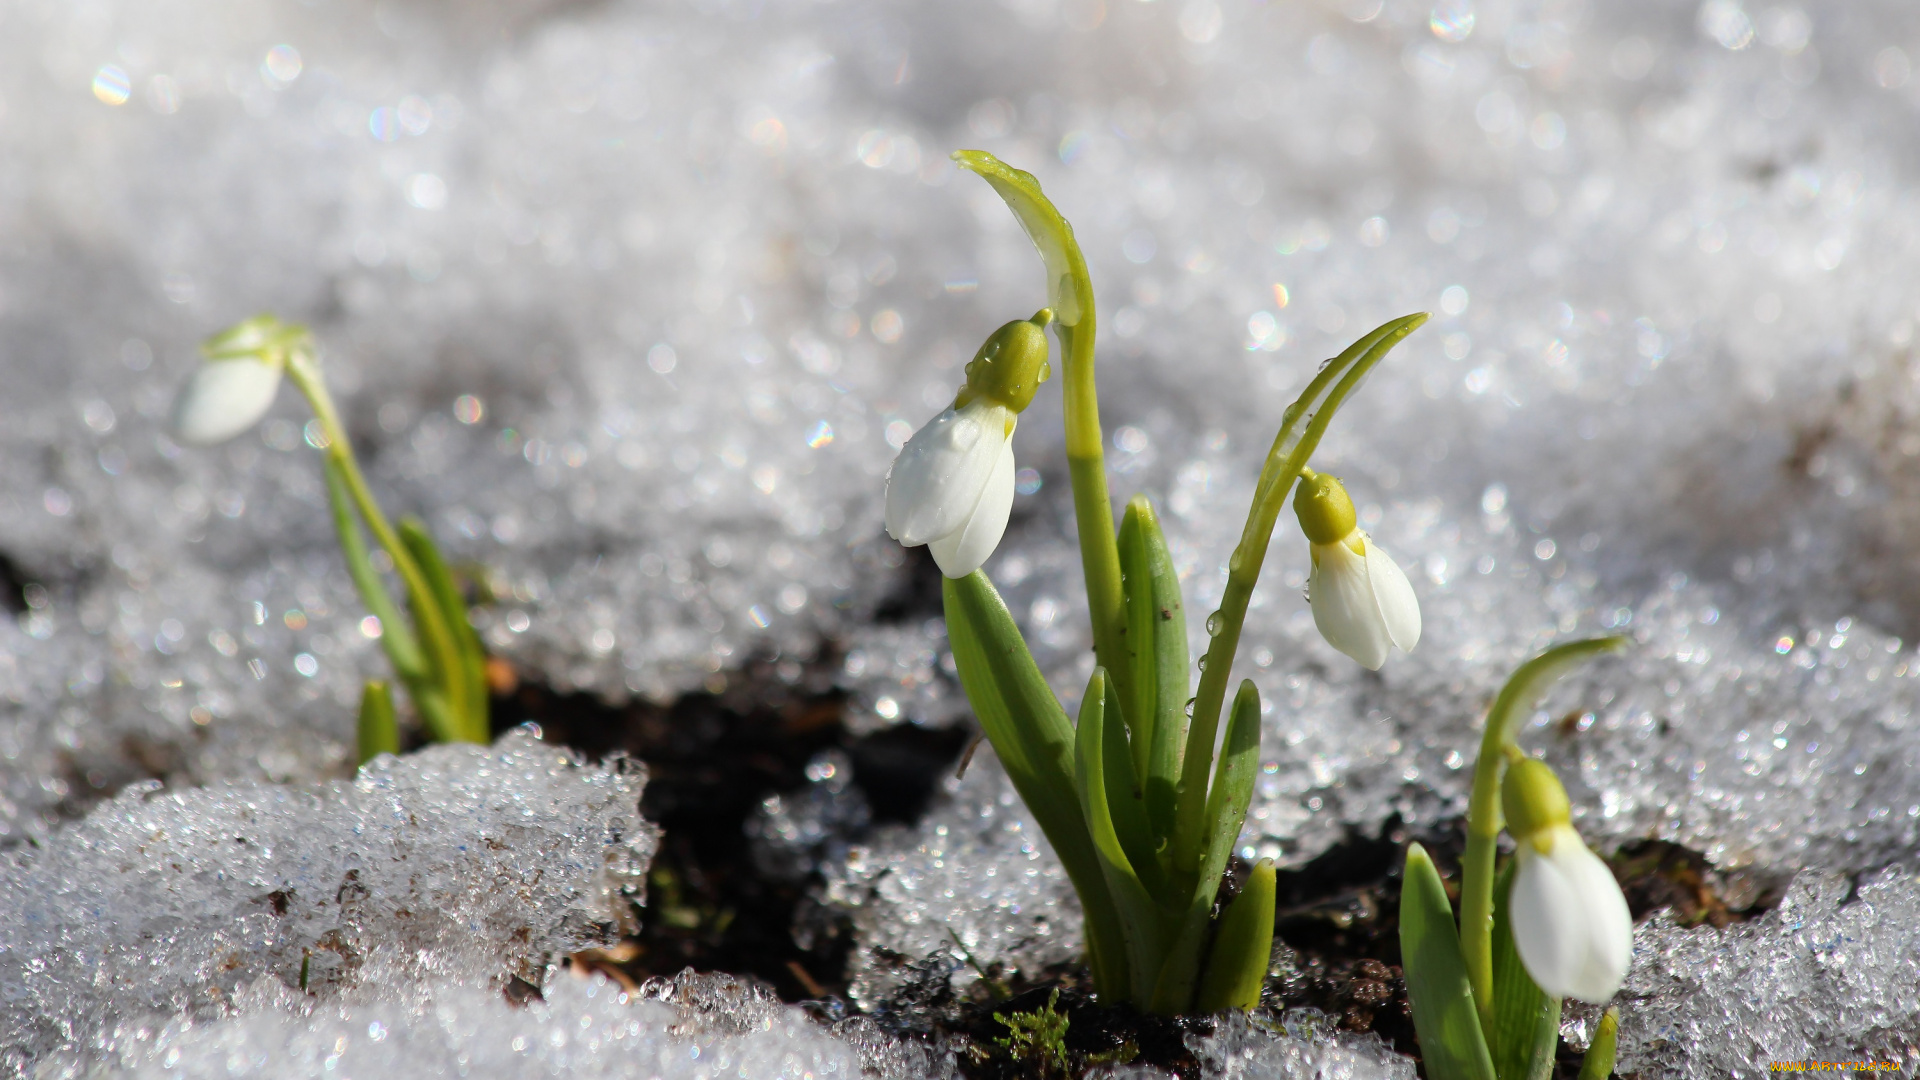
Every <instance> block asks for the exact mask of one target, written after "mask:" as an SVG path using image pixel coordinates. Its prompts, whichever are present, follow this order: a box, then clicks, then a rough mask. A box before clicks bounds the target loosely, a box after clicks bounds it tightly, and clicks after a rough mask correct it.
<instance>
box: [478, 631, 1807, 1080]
mask: <svg viewBox="0 0 1920 1080" xmlns="http://www.w3.org/2000/svg"><path fill="white" fill-rule="evenodd" d="M837 663H838V657H836V656H831V655H827V656H822V657H817V658H813V659H811V660H809V661H807V662H804V663H795V662H793V661H791V660H786V661H780V660H774V659H769V660H764V661H757V662H754V663H751V664H749V665H747V666H746V667H745V669H744V670H741V671H738V672H733V673H730V674H729V675H728V676H727V678H726V682H725V688H724V689H720V690H718V691H717V692H709V693H698V694H691V695H688V696H685V697H682V698H680V699H679V700H677V701H675V702H673V703H671V704H668V705H652V704H647V703H644V702H634V703H630V704H625V705H618V706H613V705H608V704H605V703H603V702H601V701H599V700H597V699H595V698H593V697H590V696H588V695H583V694H565V693H557V692H555V691H553V690H551V689H548V688H546V687H543V686H540V685H537V684H532V683H521V684H518V685H513V686H512V687H511V688H510V689H507V688H506V687H505V686H503V687H502V689H504V690H505V692H503V693H501V694H500V695H499V696H497V697H496V698H495V700H494V726H495V728H496V730H505V729H507V728H509V727H512V726H515V725H518V724H521V723H533V724H536V725H538V726H539V727H540V728H541V730H542V732H543V733H544V736H545V737H546V738H547V739H549V740H551V741H553V742H557V743H560V744H563V745H567V746H570V747H573V748H575V749H578V750H580V751H582V752H584V753H587V754H589V755H594V756H599V755H604V754H607V753H611V752H614V751H624V752H626V753H628V754H630V755H632V756H634V757H636V758H639V759H640V760H642V761H644V762H646V764H647V766H648V771H649V774H650V779H649V781H648V785H647V789H646V794H645V796H644V798H643V800H642V803H641V809H642V811H643V812H644V813H645V815H646V816H647V817H648V819H650V820H652V821H654V822H655V823H657V824H658V825H660V826H661V828H662V830H663V834H664V835H663V837H662V840H661V847H660V854H659V855H658V857H657V858H656V859H655V862H654V866H653V870H652V872H651V875H650V879H649V883H648V898H647V903H646V907H645V910H644V911H642V912H641V913H640V914H641V925H642V929H641V930H640V932H639V933H638V934H637V935H636V936H634V937H632V938H630V939H628V940H626V941H624V942H622V943H620V944H619V945H618V946H616V947H613V948H609V949H605V950H594V951H591V952H589V953H583V954H580V955H579V956H577V957H575V958H574V961H573V962H574V963H577V964H583V965H586V966H589V967H592V968H594V969H596V970H599V971H602V972H604V973H606V974H608V975H609V976H611V977H613V978H616V979H619V980H621V981H623V982H627V983H629V984H634V985H637V984H639V983H640V982H643V981H644V980H646V979H648V978H652V977H671V976H673V975H675V974H677V973H679V972H680V971H681V970H683V969H685V968H688V967H691V968H694V969H695V970H698V971H724V972H729V973H732V974H735V975H742V976H752V977H754V978H757V979H760V980H762V981H764V982H765V983H767V984H768V985H769V986H771V987H772V988H773V989H774V990H775V991H777V992H778V993H779V994H780V996H781V997H782V998H784V999H785V1000H788V1001H795V1002H805V1003H808V1005H809V1007H810V1008H812V1009H813V1010H814V1011H816V1012H818V1013H819V1014H821V1015H822V1017H823V1018H839V1017H842V1016H845V1015H847V1014H848V1013H850V1012H851V1011H852V1008H851V1006H849V1005H848V1004H847V1003H846V1002H845V1000H844V994H845V992H846V970H845V969H846V961H847V956H848V953H849V951H850V948H851V945H852V942H851V940H850V933H849V930H848V928H847V927H846V926H845V925H844V924H836V925H829V926H824V927H823V926H821V925H820V924H819V918H820V911H819V909H818V907H817V905H811V904H809V903H808V902H807V894H808V889H809V885H810V884H811V882H810V881H808V880H805V879H802V880H786V879H783V878H780V877H778V876H775V875H770V874H768V873H767V872H765V870H764V869H763V868H762V867H761V866H759V865H757V864H756V862H755V860H754V858H753V856H752V847H751V842H750V840H749V837H748V835H747V829H746V826H747V823H748V821H749V819H750V818H751V817H752V816H753V815H754V813H755V812H756V810H757V809H758V808H759V807H760V805H761V803H762V801H763V800H765V799H766V798H768V797H769V796H772V795H788V794H791V793H793V792H796V791H799V790H801V789H802V788H804V787H806V786H807V784H808V782H809V778H808V776H807V767H808V764H809V763H810V762H815V761H818V760H820V756H821V755H822V754H823V753H826V752H830V751H837V752H838V753H840V754H843V755H845V760H847V761H849V762H851V765H852V772H853V777H852V783H853V785H854V786H855V787H857V788H859V789H860V791H861V793H862V794H863V795H864V796H865V798H866V800H867V802H868V805H869V807H870V808H871V811H872V815H871V821H872V823H874V824H880V823H887V822H900V823H911V822H913V821H915V820H917V819H918V818H919V816H920V815H921V814H922V813H923V812H924V811H925V809H926V807H927V804H928V802H929V801H930V800H931V798H932V796H933V793H934V792H935V791H937V790H938V787H939V781H940V779H941V778H942V777H943V776H945V775H949V774H951V772H952V771H953V769H954V767H955V763H956V760H957V759H958V758H959V757H960V755H961V753H962V752H963V750H964V749H965V747H966V745H967V744H968V742H969V741H970V740H971V733H970V732H969V731H967V730H965V729H954V730H946V731H937V730H929V729H924V728H920V727H916V726H914V725H910V724H909V725H901V726H899V727H896V728H893V729H891V730H888V731H886V732H882V733H879V734H874V735H869V736H864V737H857V736H855V735H853V734H852V733H851V732H850V731H849V730H848V729H847V727H846V724H845V701H844V699H843V697H842V696H841V695H840V694H839V692H838V691H836V690H835V689H834V688H833V680H832V674H833V672H834V669H835V667H836V666H837ZM501 681H502V683H509V682H511V679H510V678H509V679H503V680H501ZM849 839H855V840H857V839H858V838H857V837H851V838H849ZM1415 840H1417V841H1419V842H1420V843H1422V844H1423V845H1425V846H1426V848H1427V850H1428V851H1429V852H1430V853H1431V854H1432V855H1433V857H1434V860H1435V862H1436V864H1437V865H1438V866H1439V868H1440V871H1441V873H1442V875H1443V877H1445V878H1447V879H1448V887H1449V889H1450V890H1451V889H1453V888H1454V887H1455V886H1454V882H1455V880H1457V875H1458V866H1459V858H1460V854H1461V851H1462V848H1463V834H1462V832H1461V829H1460V827H1459V826H1458V824H1457V823H1453V824H1449V825H1448V826H1446V827H1444V828H1441V829H1438V830H1434V831H1431V832H1422V833H1419V834H1417V835H1416V834H1414V833H1412V832H1411V831H1409V830H1408V829H1406V828H1404V827H1402V826H1401V824H1400V823H1399V822H1398V821H1397V820H1396V821H1393V822H1389V823H1388V825H1387V827H1386V828H1385V829H1383V830H1382V832H1381V833H1380V834H1379V835H1376V836H1368V835H1358V834H1356V835H1353V836H1349V837H1348V838H1347V839H1346V840H1345V841H1343V842H1342V843H1339V844H1337V845H1335V846H1334V847H1333V848H1331V849H1329V850H1328V851H1327V852H1325V853H1324V854H1322V855H1320V856H1319V857H1317V858H1315V859H1313V860H1312V861H1311V862H1309V863H1307V864H1306V865H1304V866H1302V867H1300V868H1298V869H1295V870H1287V871H1282V872H1281V873H1280V875H1279V879H1278V881H1277V883H1276V884H1277V900H1276V910H1275V937H1276V948H1275V972H1276V974H1275V976H1274V977H1273V978H1271V979H1269V981H1268V984H1267V988H1266V994H1265V999H1264V1001H1263V1008H1265V1009H1269V1010H1275V1011H1278V1010H1286V1009H1297V1008H1307V1009H1314V1010H1317V1011H1319V1012H1321V1013H1323V1014H1325V1015H1326V1016H1327V1017H1328V1018H1329V1019H1330V1020H1331V1022H1332V1023H1333V1024H1335V1025H1336V1026H1337V1027H1339V1028H1342V1029H1345V1030H1348V1031H1354V1032H1368V1031H1370V1032H1374V1033H1376V1034H1378V1035H1379V1036H1380V1037H1381V1038H1383V1039H1385V1040H1386V1041H1387V1042H1389V1043H1391V1044H1392V1045H1393V1047H1394V1048H1395V1049H1396V1050H1398V1051H1400V1052H1401V1053H1404V1054H1408V1055H1410V1056H1414V1057H1416V1058H1417V1057H1418V1053H1419V1047H1418V1044H1417V1042H1416V1041H1415V1037H1414V1030H1413V1022H1412V1016H1411V1013H1410V1011H1409V1009H1408V1006H1407V992H1406V982H1405V979H1404V978H1403V976H1402V972H1401V968H1400V942H1399V922H1398V919H1397V912H1398V908H1399V894H1400V868H1401V865H1402V863H1403V862H1404V859H1405V852H1406V846H1407V844H1408V843H1409V842H1412V841H1415ZM1235 869H1236V872H1237V873H1244V871H1245V869H1246V868H1245V867H1244V866H1237V867H1236V868H1235ZM1614 870H1615V873H1616V874H1617V875H1618V876H1619V877H1620V879H1621V882H1622V887H1623V889H1624V891H1625V892H1626V895H1627V898H1628V903H1629V907H1630V908H1631V909H1632V911H1633V914H1634V917H1635V918H1636V919H1638V918H1641V917H1643V916H1645V915H1646V914H1648V913H1649V912H1651V911H1653V910H1655V909H1657V908H1661V907H1671V908H1673V909H1674V911H1675V913H1676V915H1677V916H1678V917H1679V919H1680V920H1681V921H1682V922H1683V923H1687V924H1696V923H1708V924H1711V925H1714V926H1726V925H1728V924H1729V923H1730V922H1734V921H1738V920H1741V919H1745V918H1751V917H1753V916H1755V915H1757V914H1759V913H1761V912H1763V911H1765V910H1768V909H1770V908H1771V907H1772V906H1773V904H1774V903H1775V902H1777V899H1778V890H1777V889H1773V888H1767V887H1763V886H1762V885H1756V884H1755V883H1753V882H1748V881H1738V880H1736V881H1729V880H1727V879H1725V878H1723V877H1721V876H1720V875H1718V874H1717V873H1716V872H1715V871H1713V870H1712V868H1711V867H1710V866H1709V865H1708V864H1707V862H1706V860H1705V859H1704V858H1703V857H1702V856H1700V855H1699V854H1698V853H1695V852H1692V851H1689V850H1687V849H1685V848H1682V847H1679V846H1677V845H1673V844H1668V843H1665V842H1660V841H1642V842H1639V843H1636V844H1632V845H1629V846H1628V847H1627V848H1626V849H1624V850H1623V851H1622V852H1621V853H1620V854H1619V856H1618V857H1617V858H1616V859H1615V860H1614ZM800 917H805V918H806V919H807V920H808V926H807V931H808V932H806V933H805V934H803V935H801V936H802V937H804V938H805V939H806V944H805V945H804V946H803V945H802V944H801V943H800V941H799V940H797V939H796V935H795V932H794V931H795V927H796V919H797V918H800ZM903 959H905V960H906V962H908V963H909V964H910V965H912V964H914V963H915V961H914V959H913V958H903ZM963 962H964V958H962V957H936V958H928V959H926V960H924V961H918V963H917V966H916V967H915V970H918V968H919V967H924V968H925V969H926V970H925V971H924V972H923V974H924V976H925V977H924V978H922V979H919V980H909V984H908V987H907V989H906V990H904V991H903V992H902V993H901V996H900V1000H898V1001H895V1002H892V1003H890V1004H889V1006H888V1007H887V1008H886V1009H885V1010H883V1013H882V1015H881V1016H880V1019H881V1021H882V1023H883V1025H884V1026H886V1027H888V1028H890V1029H892V1030H894V1031H895V1032H896V1033H897V1034H900V1035H904V1036H921V1037H929V1038H931V1037H936V1036H945V1037H947V1038H950V1039H951V1038H958V1039H959V1040H960V1041H962V1042H964V1043H965V1044H966V1045H968V1046H970V1047H971V1050H970V1051H969V1052H967V1053H963V1054H962V1055H961V1061H960V1065H961V1068H962V1071H963V1072H964V1073H965V1074H966V1075H968V1076H969V1077H974V1078H977V1080H1011V1078H1014V1077H1027V1078H1055V1077H1069V1076H1080V1075H1082V1074H1083V1073H1085V1072H1086V1071H1087V1070H1088V1069H1090V1068H1092V1067H1094V1066H1097V1065H1100V1064H1103V1063H1108V1062H1115V1063H1118V1062H1138V1063H1142V1064H1150V1065H1154V1066H1157V1067H1160V1068H1163V1069H1168V1070H1171V1071H1174V1072H1176V1073H1177V1074H1179V1075H1182V1076H1191V1075H1194V1074H1195V1072H1196V1071H1197V1063H1196V1062H1195V1061H1194V1060H1193V1057H1192V1055H1191V1054H1190V1053H1189V1052H1188V1050H1187V1048H1186V1045H1185V1041H1184V1040H1185V1037H1186V1035H1188V1034H1189V1033H1192V1032H1194V1031H1204V1030H1206V1029H1207V1027H1208V1025H1209V1024H1210V1021H1208V1020H1206V1019H1205V1018H1166V1017H1154V1016H1145V1015H1142V1014H1139V1013H1136V1012H1134V1011H1133V1010H1131V1009H1110V1008H1105V1007H1102V1006H1100V1005H1099V1004H1097V1003H1096V1002H1095V1001H1094V1000H1093V998H1092V994H1091V989H1092V988H1091V985H1090V984H1089V983H1088V981H1087V978H1086V973H1085V972H1084V971H1083V970H1080V969H1078V968H1071V967H1069V968H1062V969H1057V970H1050V971H1045V972H1041V973H1038V974H1037V975H1035V976H1033V977H1031V978H1028V979H1025V980H1015V981H1013V982H1011V983H1009V982H1007V981H1002V975H1003V973H1001V972H998V971H989V972H987V974H988V975H989V976H990V978H989V979H984V980H981V981H980V982H979V983H977V984H975V985H974V987H973V990H972V992H971V996H965V997H963V996H961V995H957V994H955V993H954V992H953V991H952V990H951V989H950V987H951V983H950V980H949V978H948V975H949V974H950V973H951V972H952V971H953V970H955V969H956V968H957V967H958V966H959V965H960V964H962V963H963ZM1009 1017H1025V1019H1023V1020H1020V1021H1019V1022H1018V1025H1016V1026H1021V1027H1024V1028H1027V1029H1031V1030H1033V1031H1035V1032H1037V1033H1038V1034H1037V1035H1035V1036H1034V1037H1028V1038H1021V1037H1019V1036H1017V1035H1016V1034H1015V1033H1014V1031H1013V1029H1012V1028H1010V1026H1009V1024H1008V1018H1009ZM1048 1032H1051V1033H1052V1034H1053V1035H1054V1036H1057V1037H1047V1033H1048ZM1563 1056H1564V1055H1563ZM1578 1064H1579V1063H1578V1059H1577V1056H1569V1057H1568V1058H1567V1060H1566V1061H1563V1062H1562V1063H1561V1065H1562V1070H1561V1071H1563V1072H1565V1074H1566V1075H1567V1076H1572V1075H1573V1073H1574V1072H1575V1071H1577V1069H1578Z"/></svg>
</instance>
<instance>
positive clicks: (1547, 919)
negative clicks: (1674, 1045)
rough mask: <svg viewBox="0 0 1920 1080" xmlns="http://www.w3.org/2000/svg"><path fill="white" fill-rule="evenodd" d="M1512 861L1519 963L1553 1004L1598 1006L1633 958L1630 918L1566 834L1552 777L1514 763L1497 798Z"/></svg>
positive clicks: (1592, 860)
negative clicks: (1557, 1000) (1573, 1001)
mask: <svg viewBox="0 0 1920 1080" xmlns="http://www.w3.org/2000/svg"><path fill="white" fill-rule="evenodd" d="M1502 795H1503V801H1504V802H1505V804H1506V812H1507V829H1508V831H1509V832H1511V833H1513V837H1514V840H1515V842H1516V843H1517V844H1518V849H1517V851H1516V852H1515V855H1514V857H1515V858H1516V859H1518V860H1519V864H1518V866H1517V867H1516V868H1515V869H1514V874H1513V892H1512V893H1511V894H1510V895H1509V897H1508V900H1507V911H1508V918H1509V920H1510V922H1511V925H1512V927H1513V943H1514V946H1515V948H1516V949H1517V950H1518V951H1519V953H1520V962H1521V964H1523V965H1524V966H1525V967H1526V969H1527V974H1528V975H1531V976H1532V977H1533V981H1534V982H1535V983H1536V984H1538V985H1539V987H1540V989H1542V990H1544V991H1546V992H1547V993H1548V994H1549V995H1551V996H1553V997H1562V998H1566V997H1571V998H1579V999H1580V1000H1581V1001H1586V1002H1591V1003H1592V1004H1595V1005H1604V1004H1606V1002H1607V1001H1608V1000H1609V999H1610V998H1612V997H1613V995H1614V992H1615V991H1617V990H1619V989H1620V984H1621V982H1622V981H1624V980H1625V979H1626V977H1627V966H1628V964H1629V963H1630V962H1631V961H1632V959H1633V916H1632V915H1631V914H1629V912H1628V911H1627V899H1626V897H1625V896H1623V895H1621V892H1620V885H1619V883H1618V882H1616V881H1615V880H1614V877H1613V871H1611V870H1609V869H1607V864H1606V863H1604V862H1602V861H1600V857H1599V856H1597V855H1595V854H1594V853H1593V852H1591V851H1589V850H1587V845H1586V844H1585V843H1584V842H1583V841H1581V839H1580V834H1579V833H1577V832H1575V831H1574V830H1573V825H1572V824H1571V815H1570V814H1569V813H1568V808H1567V792H1566V789H1565V788H1563V787H1561V786H1560V779H1559V777H1557V776H1555V775H1554V774H1553V770H1552V769H1550V768H1548V767H1547V766H1546V765H1545V764H1544V763H1542V762H1539V761H1535V760H1533V759H1532V758H1522V759H1520V760H1518V761H1515V762H1514V763H1513V765H1512V766H1511V767H1509V769H1508V771H1507V779H1506V783H1505V785H1504V791H1503V792H1502Z"/></svg>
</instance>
